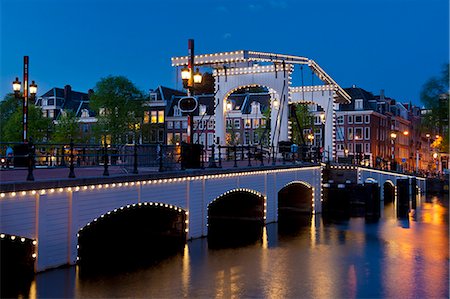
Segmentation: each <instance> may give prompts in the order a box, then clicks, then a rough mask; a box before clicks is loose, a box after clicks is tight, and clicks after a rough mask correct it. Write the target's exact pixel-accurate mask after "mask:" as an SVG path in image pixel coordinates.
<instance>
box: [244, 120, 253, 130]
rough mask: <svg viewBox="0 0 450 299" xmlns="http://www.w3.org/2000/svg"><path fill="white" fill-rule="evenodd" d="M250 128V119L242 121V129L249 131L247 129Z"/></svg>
mask: <svg viewBox="0 0 450 299" xmlns="http://www.w3.org/2000/svg"><path fill="white" fill-rule="evenodd" d="M251 127H252V122H251V120H250V119H248V118H247V119H245V120H244V128H246V129H249V128H251Z"/></svg>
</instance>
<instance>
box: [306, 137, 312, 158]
mask: <svg viewBox="0 0 450 299" xmlns="http://www.w3.org/2000/svg"><path fill="white" fill-rule="evenodd" d="M307 138H308V140H309V155H310V156H311V160H312V144H313V140H314V135H313V134H311V133H309V134H308V136H307Z"/></svg>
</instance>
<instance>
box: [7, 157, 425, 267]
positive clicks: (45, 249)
mask: <svg viewBox="0 0 450 299" xmlns="http://www.w3.org/2000/svg"><path fill="white" fill-rule="evenodd" d="M325 169H328V170H331V171H343V172H346V173H350V174H351V175H352V177H354V178H355V179H354V181H353V182H352V183H364V182H371V183H374V184H376V185H377V186H378V188H381V190H382V191H381V194H382V196H381V197H382V198H383V194H384V190H383V188H384V186H385V183H386V182H389V183H390V184H391V183H392V184H393V185H396V183H397V181H399V180H401V179H407V180H408V182H411V180H412V179H416V182H417V183H416V184H417V186H418V190H419V192H420V193H424V192H425V180H424V179H423V178H415V177H413V176H409V175H404V174H400V173H391V172H386V171H381V170H375V169H367V168H361V167H356V166H343V165H332V166H327V165H325V164H311V165H296V164H291V165H282V164H281V165H275V166H272V165H265V166H258V167H255V166H252V167H240V168H235V167H232V166H231V167H230V168H228V169H223V168H222V169H205V170H187V171H172V172H164V173H158V172H154V173H147V174H144V173H141V174H127V175H124V174H120V175H119V174H117V175H111V176H109V177H90V178H76V179H60V180H46V181H40V182H25V181H22V182H14V183H4V182H2V184H1V190H2V191H1V193H0V233H1V235H0V238H1V240H2V242H9V243H12V244H16V243H17V244H19V245H20V244H25V245H26V244H28V245H29V246H30V248H31V249H30V252H29V255H30V259H31V263H32V264H33V265H34V269H35V271H43V270H45V269H49V268H52V267H57V266H61V265H65V264H75V263H77V261H78V262H82V261H83V258H84V256H85V255H86V254H87V253H86V252H87V251H89V248H91V247H89V246H88V245H85V243H86V242H87V241H85V240H88V239H89V238H91V239H92V238H93V239H94V240H95V237H93V236H95V233H93V231H95V229H97V228H99V227H100V226H102V225H103V226H104V225H105V223H115V224H114V225H115V226H114V227H116V229H117V230H118V231H117V234H116V235H111V236H110V238H111V239H109V240H108V241H105V242H111V243H110V244H114V242H115V241H114V240H118V238H119V239H121V238H123V237H124V236H127V235H128V234H131V235H132V236H135V238H132V239H133V240H135V242H137V243H136V244H140V243H139V242H138V240H145V239H146V237H145V234H144V233H142V234H141V232H142V231H141V229H142V228H143V227H148V226H150V227H154V228H155V229H156V230H157V228H165V229H164V232H158V231H156V233H158V234H159V236H160V235H161V234H163V235H165V236H166V237H170V238H172V239H173V238H178V237H179V238H181V240H185V239H190V238H199V237H203V236H207V235H208V234H209V232H210V231H211V230H213V227H218V226H217V225H216V224H217V223H221V221H222V224H221V225H222V226H223V223H225V222H226V223H230V221H232V220H235V219H236V218H240V219H241V220H240V221H241V224H242V226H241V227H242V228H245V227H246V225H249V226H250V225H254V224H255V223H256V224H258V223H259V224H260V225H264V224H265V223H270V222H276V221H278V219H279V217H280V215H281V214H280V212H281V211H296V212H300V213H303V214H307V215H312V214H317V213H321V212H322V203H323V202H322V201H323V193H324V191H325V189H326V188H327V184H329V183H330V181H331V179H330V178H329V179H328V181H324V177H323V174H324V171H325ZM140 211H142V213H141V214H142V215H141V216H142V217H143V218H142V221H144V222H145V221H147V220H148V219H159V220H155V221H156V222H152V223H147V222H145V223H147V224H145V225H141V226H142V227H139V226H133V227H132V228H130V227H129V228H127V229H130V230H131V231H134V232H131V231H128V233H125V232H123V231H122V228H123V227H124V226H126V223H127V222H128V221H127V222H120V220H119V219H123V218H120V217H124V216H126V215H127V214H129V215H140V214H139V213H140ZM136 213H137V214H136ZM147 213H150V214H147ZM145 215H153V216H151V217H150V216H145ZM141 216H139V217H141ZM136 217H138V216H133V217H132V218H131V219H133V218H134V219H137V218H136ZM139 219H141V218H139ZM224 219H225V220H224ZM108 221H109V222H108ZM223 221H225V222H223ZM227 221H228V222H227ZM147 225H148V226H147ZM230 225H231V224H230ZM225 227H226V225H225ZM222 228H223V227H222ZM112 230H113V231H114V229H112ZM107 231H111V230H107ZM149 233H150V234H153V235H154V234H155V231H151V232H149ZM89 236H90V237H89ZM15 242H16V243H15ZM5 244H6V243H5ZM17 244H16V245H17ZM111 246H112V245H111ZM111 246H110V247H108V248H109V249H108V250H109V251H110V250H111V248H114V246H113V247H111ZM152 246H156V245H155V244H152ZM83 250H84V251H83ZM108 250H106V249H105V251H108ZM87 258H88V257H86V259H87Z"/></svg>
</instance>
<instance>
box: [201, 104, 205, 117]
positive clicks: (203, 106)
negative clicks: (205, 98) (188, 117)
mask: <svg viewBox="0 0 450 299" xmlns="http://www.w3.org/2000/svg"><path fill="white" fill-rule="evenodd" d="M205 114H206V105H200V115H205Z"/></svg>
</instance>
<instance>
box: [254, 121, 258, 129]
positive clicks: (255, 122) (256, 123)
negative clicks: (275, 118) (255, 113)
mask: <svg viewBox="0 0 450 299" xmlns="http://www.w3.org/2000/svg"><path fill="white" fill-rule="evenodd" d="M253 128H254V129H257V128H259V119H253Z"/></svg>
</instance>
